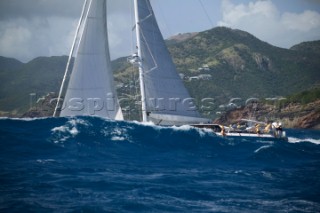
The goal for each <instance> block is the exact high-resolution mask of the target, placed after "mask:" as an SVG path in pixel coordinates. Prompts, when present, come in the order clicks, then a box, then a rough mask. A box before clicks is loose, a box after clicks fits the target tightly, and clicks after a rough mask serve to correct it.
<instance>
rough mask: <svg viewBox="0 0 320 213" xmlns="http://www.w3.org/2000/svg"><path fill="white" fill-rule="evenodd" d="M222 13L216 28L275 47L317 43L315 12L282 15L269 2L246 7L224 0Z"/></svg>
mask: <svg viewBox="0 0 320 213" xmlns="http://www.w3.org/2000/svg"><path fill="white" fill-rule="evenodd" d="M222 11H223V13H222V14H223V17H222V20H221V21H220V22H218V25H220V26H227V27H231V28H237V29H241V30H244V31H247V32H249V33H251V34H253V35H255V36H256V37H258V38H259V39H261V40H264V41H266V42H268V43H270V44H273V45H275V46H279V47H284V48H289V47H291V46H293V45H295V44H298V43H301V42H304V41H310V40H319V39H320V14H319V13H318V12H315V11H310V10H306V11H304V12H302V13H289V12H285V13H282V14H281V13H280V11H279V10H278V9H277V8H276V6H275V5H274V4H273V3H272V1H271V0H264V1H261V0H259V1H255V2H250V3H248V4H234V3H232V1H230V0H223V3H222Z"/></svg>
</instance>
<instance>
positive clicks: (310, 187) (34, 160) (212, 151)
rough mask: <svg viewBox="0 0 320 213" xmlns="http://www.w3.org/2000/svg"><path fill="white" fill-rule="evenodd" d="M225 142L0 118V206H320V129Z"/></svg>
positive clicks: (184, 130) (82, 120) (115, 126)
mask: <svg viewBox="0 0 320 213" xmlns="http://www.w3.org/2000/svg"><path fill="white" fill-rule="evenodd" d="M286 131H287V135H288V136H289V141H288V142H284V141H276V140H275V141H263V140H262V139H259V140H258V141H257V140H254V139H245V140H244V139H227V138H222V137H219V136H217V135H215V134H214V133H213V132H211V131H209V130H204V129H198V128H194V127H191V126H188V125H185V126H179V127H162V126H156V125H153V124H151V123H140V122H135V121H132V122H127V121H112V120H106V119H101V118H94V117H72V118H42V119H9V118H1V119H0V139H1V140H0V141H1V143H0V162H1V170H0V181H1V191H2V193H1V195H0V198H1V199H0V211H2V212H8V211H58V212H60V211H64V212H65V211H66V212H69V211H71V212H74V211H76V212H78V211H85V212H87V211H94V212H104V211H106V212H127V211H130V212H132V211H133V212H141V211H142V212H151V211H152V212H190V211H191V212H192V211H195V212H212V211H217V212H239V211H241V212H247V211H254V212H261V211H267V212H268V211H289V212H291V211H297V212H299V211H302V212H319V211H320V201H319V198H318V197H319V196H318V192H319V191H320V181H319V180H320V172H319V171H320V146H319V144H320V132H319V131H311V130H294V129H288V130H286Z"/></svg>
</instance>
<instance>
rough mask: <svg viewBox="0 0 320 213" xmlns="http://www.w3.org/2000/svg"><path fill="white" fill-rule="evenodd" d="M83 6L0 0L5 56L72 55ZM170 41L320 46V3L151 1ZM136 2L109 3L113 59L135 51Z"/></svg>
mask: <svg viewBox="0 0 320 213" xmlns="http://www.w3.org/2000/svg"><path fill="white" fill-rule="evenodd" d="M83 2H84V0H0V55H1V56H6V57H13V58H17V59H19V60H21V61H23V62H27V61H29V60H31V59H33V58H35V57H38V56H52V55H58V56H59V55H68V54H69V51H70V48H71V43H72V40H73V37H74V33H75V29H76V25H77V22H78V19H79V17H80V13H81V8H82V4H83ZM151 4H152V6H153V9H154V11H155V14H156V16H157V19H158V23H159V26H160V28H161V31H162V33H163V36H164V37H165V38H168V37H170V36H172V35H175V34H178V33H185V32H199V31H204V30H207V29H210V28H212V27H216V26H228V27H231V28H236V29H241V30H244V31H247V32H249V33H251V34H253V35H254V36H256V37H258V38H259V39H261V40H263V41H266V42H268V43H270V44H272V45H275V46H278V47H283V48H289V47H291V46H293V45H295V44H298V43H300V42H303V41H312V40H320V0H151ZM132 13H133V1H132V0H109V1H108V29H109V45H110V52H111V57H112V58H113V59H114V58H117V57H120V56H127V55H130V54H131V53H132V52H133V50H132V49H133V47H134V46H135V41H134V36H133V35H134V33H133V32H132V27H133V14H132Z"/></svg>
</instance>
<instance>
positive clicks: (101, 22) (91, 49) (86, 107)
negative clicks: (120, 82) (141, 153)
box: [60, 0, 123, 120]
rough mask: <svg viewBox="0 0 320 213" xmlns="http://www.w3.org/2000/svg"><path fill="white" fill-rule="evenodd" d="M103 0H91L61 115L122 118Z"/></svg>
mask: <svg viewBox="0 0 320 213" xmlns="http://www.w3.org/2000/svg"><path fill="white" fill-rule="evenodd" d="M106 18H107V17H106V0H90V1H89V5H88V6H87V11H86V17H85V20H84V21H83V24H82V26H81V29H82V34H81V36H80V39H79V43H78V46H77V49H76V54H75V61H74V66H73V69H72V72H71V76H70V80H69V84H68V87H67V90H66V95H65V98H64V103H63V106H62V110H61V113H60V116H77V115H92V116H99V117H106V118H110V119H115V120H123V115H122V111H121V108H120V106H119V101H118V98H117V95H116V91H115V85H114V80H113V72H112V69H111V62H110V53H109V44H108V36H107V24H106Z"/></svg>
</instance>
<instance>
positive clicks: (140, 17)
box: [135, 0, 208, 125]
mask: <svg viewBox="0 0 320 213" xmlns="http://www.w3.org/2000/svg"><path fill="white" fill-rule="evenodd" d="M135 18H136V26H135V27H136V36H137V48H138V56H139V72H140V89H141V96H142V101H141V102H142V111H143V113H144V116H143V118H144V119H143V120H144V121H153V122H155V123H156V124H162V125H181V124H190V123H191V124H194V123H202V122H208V119H203V118H201V116H200V114H199V112H198V111H197V109H196V107H195V104H194V100H193V99H192V98H191V97H190V95H189V93H188V91H187V89H186V88H185V87H184V85H183V82H182V80H181V78H180V76H179V75H178V73H177V70H176V67H175V65H174V63H173V61H172V58H171V56H170V53H169V51H168V49H167V47H166V45H165V42H164V39H163V37H162V34H161V32H160V29H159V27H158V24H157V21H156V18H155V16H154V12H153V10H152V7H151V4H150V1H149V0H135Z"/></svg>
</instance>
